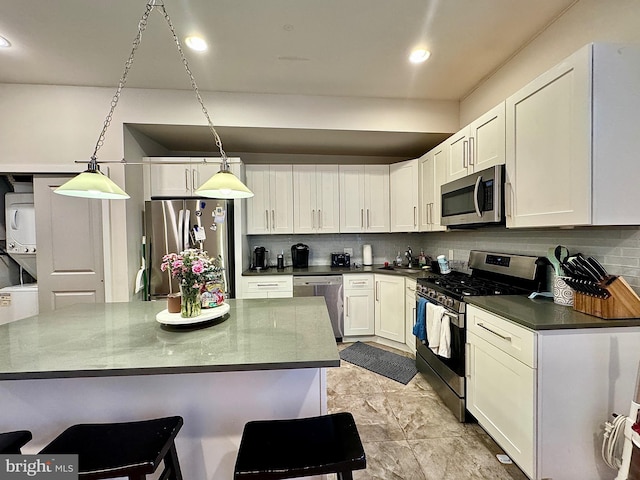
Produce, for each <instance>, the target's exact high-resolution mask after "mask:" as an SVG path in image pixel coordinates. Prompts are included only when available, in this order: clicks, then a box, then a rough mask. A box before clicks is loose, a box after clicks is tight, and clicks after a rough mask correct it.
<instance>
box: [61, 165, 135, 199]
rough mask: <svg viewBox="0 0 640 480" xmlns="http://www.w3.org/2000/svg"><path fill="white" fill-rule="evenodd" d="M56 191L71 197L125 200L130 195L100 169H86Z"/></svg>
mask: <svg viewBox="0 0 640 480" xmlns="http://www.w3.org/2000/svg"><path fill="white" fill-rule="evenodd" d="M54 191H55V193H58V194H60V195H67V196H69V197H83V198H97V199H102V200H125V199H127V198H129V195H127V193H126V192H125V191H124V190H122V189H121V188H120V187H119V186H118V185H116V184H115V183H114V182H113V180H111V179H110V178H109V177H107V176H106V175H104V174H103V173H102V172H101V171H100V170H91V169H89V170H85V171H84V172H82V173H81V174H79V175H77V176H75V177H73V178H72V179H71V180H69V181H68V182H66V183H64V184H62V185H60V186H59V187H58V188H56V189H55V190H54Z"/></svg>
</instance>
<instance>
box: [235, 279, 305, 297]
mask: <svg viewBox="0 0 640 480" xmlns="http://www.w3.org/2000/svg"><path fill="white" fill-rule="evenodd" d="M241 283H242V284H241V290H240V294H241V295H242V296H241V297H239V298H291V297H293V275H256V276H247V277H242V282H241Z"/></svg>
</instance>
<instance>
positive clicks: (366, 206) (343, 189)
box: [339, 165, 390, 233]
mask: <svg viewBox="0 0 640 480" xmlns="http://www.w3.org/2000/svg"><path fill="white" fill-rule="evenodd" d="M339 172H340V232H341V233H359V232H371V233H374V232H389V231H390V219H389V166H388V165H340V167H339Z"/></svg>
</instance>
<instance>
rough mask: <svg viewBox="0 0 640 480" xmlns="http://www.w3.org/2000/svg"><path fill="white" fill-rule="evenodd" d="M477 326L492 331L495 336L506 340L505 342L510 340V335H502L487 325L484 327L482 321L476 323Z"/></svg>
mask: <svg viewBox="0 0 640 480" xmlns="http://www.w3.org/2000/svg"><path fill="white" fill-rule="evenodd" d="M478 326H479V327H480V328H484V329H485V330H486V331H487V332H491V333H493V334H494V335H495V336H496V337H500V338H501V339H503V340H506V341H507V342H510V341H511V337H505V336H504V335H502V334H500V333H498V332H495V331H493V330H491V329H490V328H489V327H485V326H484V324H483V323H478Z"/></svg>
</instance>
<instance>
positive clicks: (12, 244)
mask: <svg viewBox="0 0 640 480" xmlns="http://www.w3.org/2000/svg"><path fill="white" fill-rule="evenodd" d="M9 248H10V249H12V250H13V249H14V248H16V244H15V243H13V242H11V243H10V244H9Z"/></svg>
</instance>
